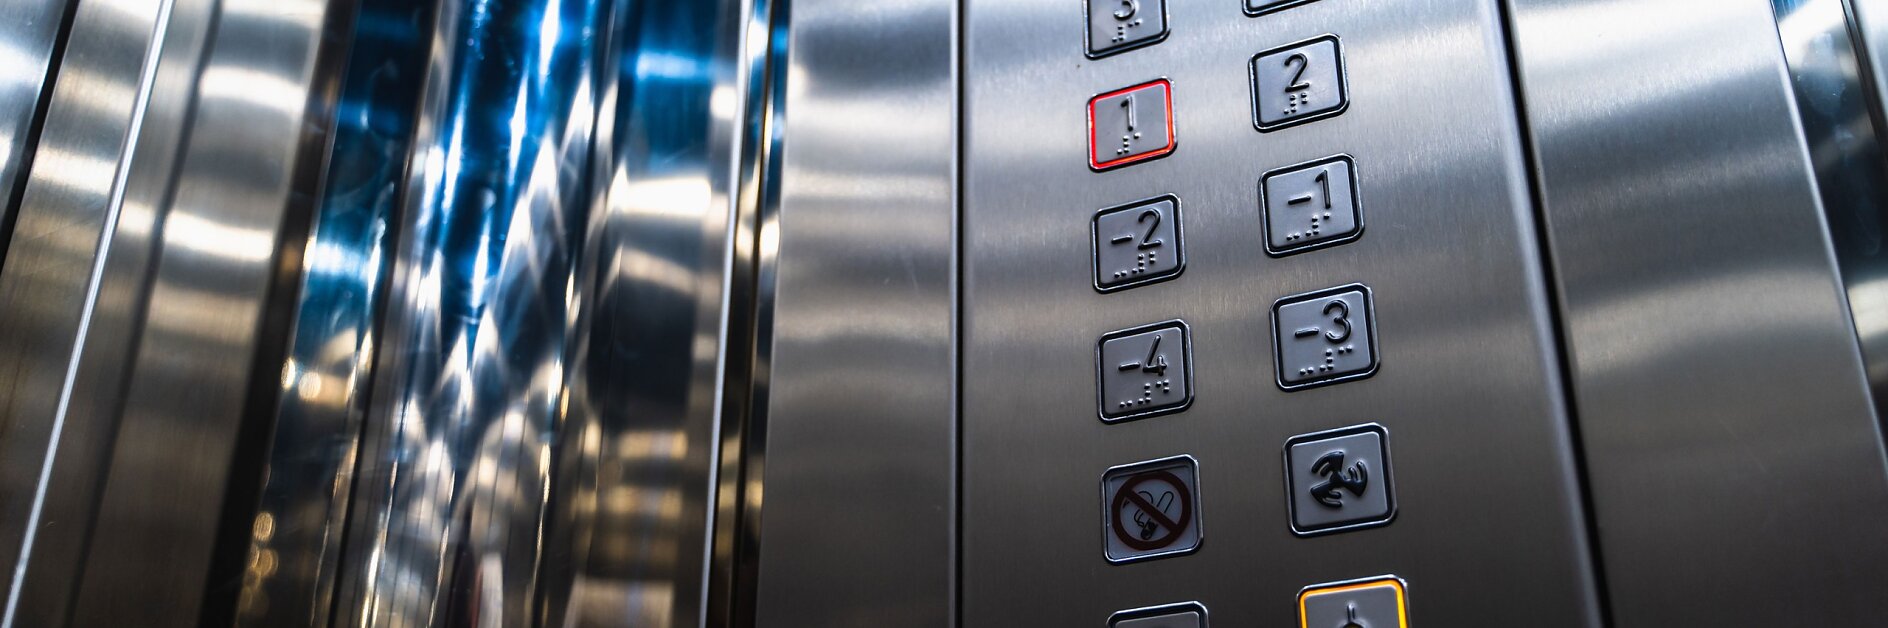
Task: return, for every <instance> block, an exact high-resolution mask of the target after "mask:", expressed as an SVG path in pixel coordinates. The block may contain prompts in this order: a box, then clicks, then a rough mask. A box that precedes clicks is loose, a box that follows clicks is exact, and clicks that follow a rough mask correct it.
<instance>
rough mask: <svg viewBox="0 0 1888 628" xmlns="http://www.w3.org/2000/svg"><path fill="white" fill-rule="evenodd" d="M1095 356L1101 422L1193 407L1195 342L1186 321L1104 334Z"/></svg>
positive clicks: (1097, 344)
mask: <svg viewBox="0 0 1888 628" xmlns="http://www.w3.org/2000/svg"><path fill="white" fill-rule="evenodd" d="M1095 356H1096V364H1095V371H1096V379H1097V382H1096V388H1097V389H1099V401H1100V409H1099V412H1100V415H1101V420H1102V421H1105V422H1109V423H1113V422H1115V421H1125V420H1128V419H1137V418H1141V417H1148V416H1154V415H1157V414H1167V413H1170V412H1179V411H1181V410H1185V409H1186V408H1187V406H1188V405H1191V404H1192V403H1193V343H1192V334H1191V333H1190V332H1189V330H1188V329H1187V324H1186V323H1184V322H1181V321H1179V320H1171V321H1167V322H1164V323H1155V324H1152V325H1146V326H1142V327H1136V328H1133V329H1123V330H1121V331H1117V332H1111V333H1108V334H1104V335H1102V337H1101V341H1100V342H1098V343H1096V346H1095Z"/></svg>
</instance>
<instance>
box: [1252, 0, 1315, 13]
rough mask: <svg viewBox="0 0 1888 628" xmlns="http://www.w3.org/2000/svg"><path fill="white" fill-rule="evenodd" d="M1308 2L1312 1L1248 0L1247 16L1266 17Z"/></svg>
mask: <svg viewBox="0 0 1888 628" xmlns="http://www.w3.org/2000/svg"><path fill="white" fill-rule="evenodd" d="M1308 2H1311V0H1246V15H1265V14H1267V13H1271V12H1273V11H1283V10H1285V9H1289V8H1292V7H1295V6H1298V5H1301V4H1305V3H1308Z"/></svg>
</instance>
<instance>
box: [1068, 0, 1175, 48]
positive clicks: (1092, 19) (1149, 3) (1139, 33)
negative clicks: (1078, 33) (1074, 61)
mask: <svg viewBox="0 0 1888 628" xmlns="http://www.w3.org/2000/svg"><path fill="white" fill-rule="evenodd" d="M1087 2H1088V57H1089V58H1090V59H1098V58H1101V57H1105V56H1108V55H1111V54H1114V53H1117V52H1125V51H1128V50H1133V49H1135V48H1139V47H1141V46H1151V45H1153V44H1157V43H1160V41H1161V40H1163V39H1166V38H1167V0H1087Z"/></svg>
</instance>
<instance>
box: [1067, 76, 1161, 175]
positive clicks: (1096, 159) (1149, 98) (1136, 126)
mask: <svg viewBox="0 0 1888 628" xmlns="http://www.w3.org/2000/svg"><path fill="white" fill-rule="evenodd" d="M1173 148H1174V136H1173V83H1171V82H1169V81H1168V80H1167V79H1157V80H1153V81H1149V82H1146V83H1142V84H1140V85H1135V86H1133V87H1125V88H1122V89H1117V90H1115V91H1112V92H1108V93H1105V94H1101V95H1099V96H1096V97H1094V98H1091V99H1089V101H1088V167H1089V168H1092V169H1095V170H1107V169H1109V168H1114V167H1118V166H1125V165H1128V164H1131V163H1136V162H1141V161H1146V160H1149V159H1154V158H1157V157H1162V156H1165V155H1166V154H1168V153H1171V152H1173Z"/></svg>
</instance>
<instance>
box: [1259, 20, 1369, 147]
mask: <svg viewBox="0 0 1888 628" xmlns="http://www.w3.org/2000/svg"><path fill="white" fill-rule="evenodd" d="M1343 54H1344V53H1343V50H1342V49H1341V47H1340V46H1339V45H1338V43H1337V36H1335V35H1324V36H1322V37H1317V38H1314V39H1308V40H1305V41H1301V42H1298V43H1295V44H1290V45H1286V46H1281V47H1278V48H1273V49H1271V50H1267V51H1265V52H1261V53H1259V54H1257V55H1254V56H1253V57H1252V64H1251V71H1252V106H1253V110H1252V123H1253V125H1255V126H1257V127H1258V128H1259V130H1260V131H1272V130H1276V129H1282V128H1285V127H1288V126H1291V125H1294V124H1299V123H1302V122H1310V121H1312V120H1316V119H1318V118H1324V117H1329V116H1334V115H1337V114H1340V113H1343V112H1344V108H1345V107H1348V106H1350V90H1349V87H1348V86H1347V85H1346V84H1345V82H1344V81H1345V78H1344V56H1343Z"/></svg>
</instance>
